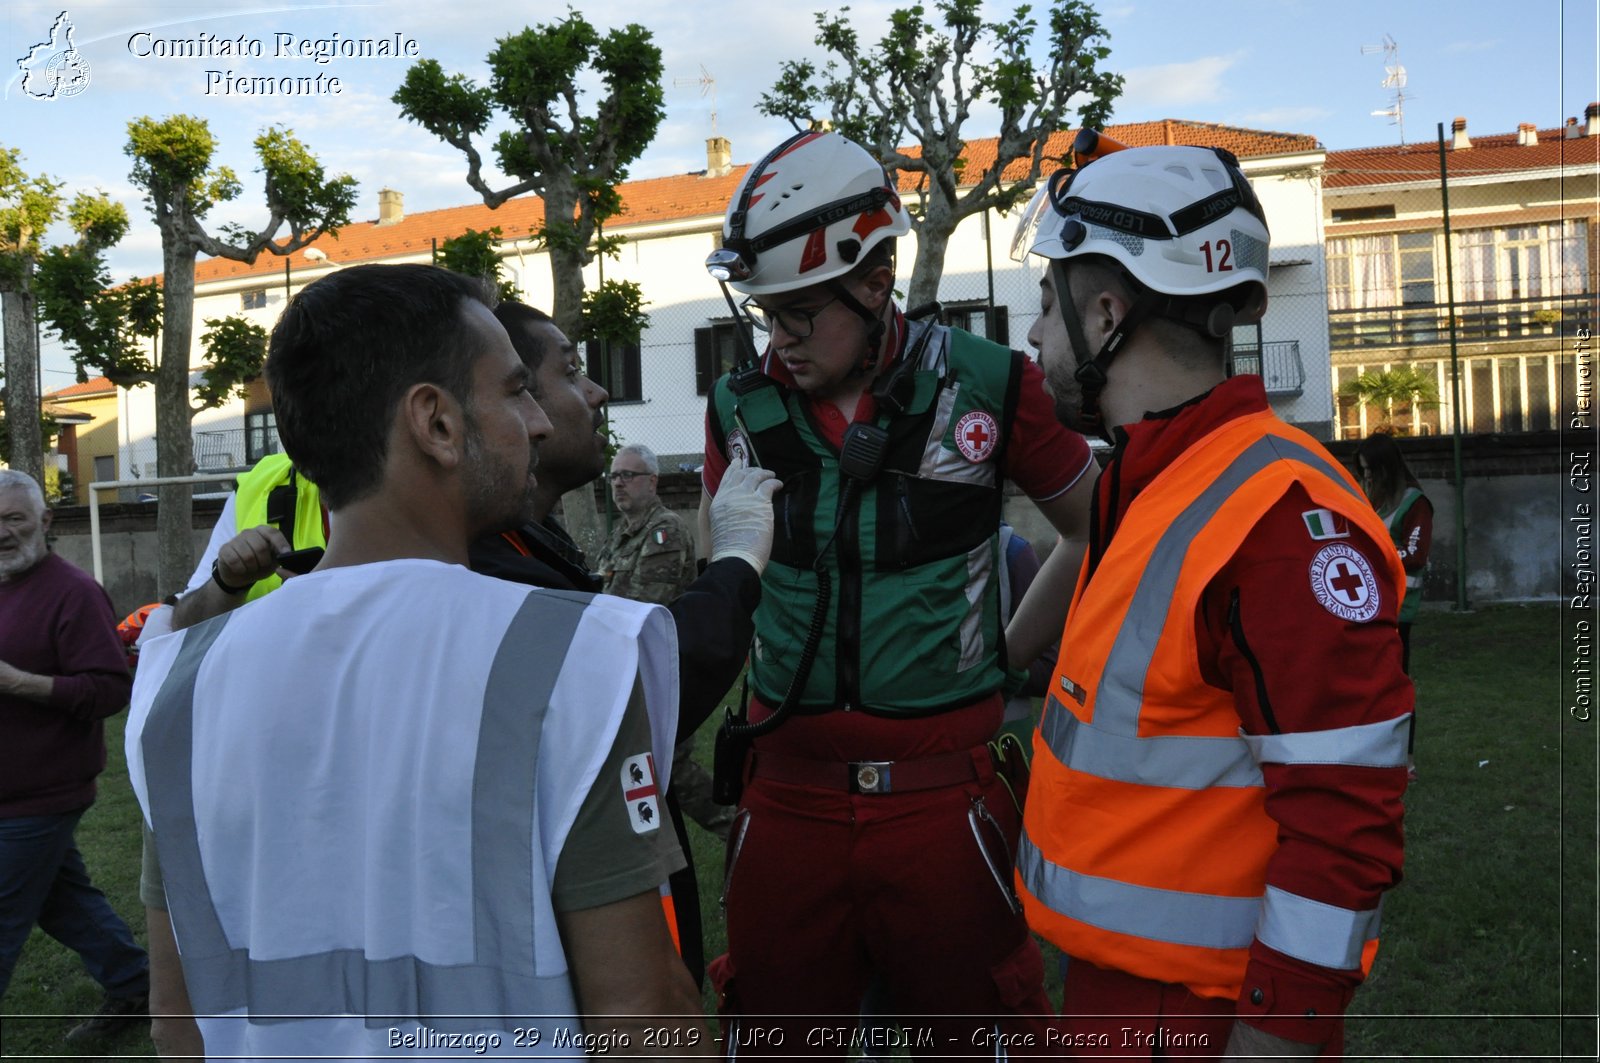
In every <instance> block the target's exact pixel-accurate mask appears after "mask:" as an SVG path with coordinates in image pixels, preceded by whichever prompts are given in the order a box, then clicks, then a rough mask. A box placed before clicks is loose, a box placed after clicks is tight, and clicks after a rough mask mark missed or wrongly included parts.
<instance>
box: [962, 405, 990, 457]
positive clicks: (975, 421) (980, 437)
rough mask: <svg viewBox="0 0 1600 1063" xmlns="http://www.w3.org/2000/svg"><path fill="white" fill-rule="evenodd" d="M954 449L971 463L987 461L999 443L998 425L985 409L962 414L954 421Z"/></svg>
mask: <svg viewBox="0 0 1600 1063" xmlns="http://www.w3.org/2000/svg"><path fill="white" fill-rule="evenodd" d="M955 439H956V449H957V450H959V451H961V456H962V457H963V458H966V459H967V460H968V461H970V462H972V463H973V464H977V463H978V462H980V461H988V460H989V455H991V454H993V453H994V448H995V447H997V446H999V444H1000V426H999V424H997V423H996V422H995V419H994V417H993V415H991V414H990V413H988V412H987V411H986V410H973V411H972V412H970V413H967V414H963V415H962V417H961V419H960V420H959V421H957V422H956V431H955Z"/></svg>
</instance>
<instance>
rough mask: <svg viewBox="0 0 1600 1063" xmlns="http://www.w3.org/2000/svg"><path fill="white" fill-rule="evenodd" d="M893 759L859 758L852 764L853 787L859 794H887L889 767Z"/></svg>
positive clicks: (851, 777)
mask: <svg viewBox="0 0 1600 1063" xmlns="http://www.w3.org/2000/svg"><path fill="white" fill-rule="evenodd" d="M893 764H894V761H892V760H858V761H855V762H854V763H852V764H851V765H850V779H851V782H852V784H853V785H852V789H853V790H854V791H855V792H856V793H858V794H886V793H888V792H889V768H890V767H891V766H892V765H893Z"/></svg>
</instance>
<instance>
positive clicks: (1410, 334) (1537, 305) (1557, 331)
mask: <svg viewBox="0 0 1600 1063" xmlns="http://www.w3.org/2000/svg"><path fill="white" fill-rule="evenodd" d="M1455 310H1456V340H1457V341H1458V342H1460V343H1496V342H1506V341H1511V340H1534V339H1539V338H1541V337H1545V336H1560V335H1568V336H1570V335H1572V334H1573V333H1575V332H1576V331H1577V330H1578V329H1579V328H1585V329H1587V328H1590V327H1591V321H1592V317H1593V314H1594V311H1595V293H1593V292H1582V293H1579V294H1577V295H1569V296H1559V297H1557V296H1548V297H1540V298H1534V299H1487V300H1482V301H1479V302H1470V303H1457V304H1456V307H1455ZM1328 342H1329V344H1330V345H1331V346H1332V347H1333V349H1334V350H1341V349H1345V350H1348V349H1349V348H1352V347H1412V346H1423V345H1427V344H1434V343H1449V342H1450V307H1449V306H1448V305H1447V304H1444V303H1417V304H1415V305H1412V306H1386V307H1380V308H1377V309H1371V310H1330V311H1328Z"/></svg>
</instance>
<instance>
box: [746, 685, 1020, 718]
mask: <svg viewBox="0 0 1600 1063" xmlns="http://www.w3.org/2000/svg"><path fill="white" fill-rule="evenodd" d="M998 693H999V690H998V689H995V690H991V691H990V692H989V693H987V694H980V695H978V696H977V697H975V698H965V699H963V700H961V701H951V702H942V703H940V704H938V705H930V706H928V707H926V708H899V707H895V708H884V707H882V706H877V705H851V706H848V707H847V706H843V705H836V704H831V703H830V704H827V705H804V704H801V705H796V706H794V708H792V709H790V710H789V712H790V715H792V716H826V715H827V714H828V713H831V712H859V713H861V714H862V715H865V716H876V717H877V718H879V719H882V720H926V719H928V718H930V717H933V716H943V715H945V714H946V713H951V712H959V711H960V710H962V709H970V708H972V707H973V706H974V705H981V704H983V703H984V702H985V701H988V700H989V699H990V698H992V697H995V696H996V695H997V694H998ZM757 696H758V697H759V699H760V703H761V706H762V708H765V709H767V710H768V711H769V712H770V711H772V710H775V709H776V708H777V706H778V702H777V701H768V700H767V698H766V695H764V694H758V695H757ZM778 700H779V701H781V700H782V699H781V698H780V699H778Z"/></svg>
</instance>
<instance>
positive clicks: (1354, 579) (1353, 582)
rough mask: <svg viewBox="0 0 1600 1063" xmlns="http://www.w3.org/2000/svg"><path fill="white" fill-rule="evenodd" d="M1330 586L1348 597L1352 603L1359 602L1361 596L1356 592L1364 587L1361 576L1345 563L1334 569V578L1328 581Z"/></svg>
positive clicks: (1340, 563) (1341, 562)
mask: <svg viewBox="0 0 1600 1063" xmlns="http://www.w3.org/2000/svg"><path fill="white" fill-rule="evenodd" d="M1328 586H1330V587H1332V588H1333V589H1334V590H1336V591H1338V592H1339V593H1340V594H1343V595H1345V596H1347V597H1348V598H1349V599H1350V600H1351V601H1352V602H1359V601H1360V600H1361V595H1359V594H1357V593H1356V592H1357V591H1358V590H1360V589H1361V587H1362V586H1363V581H1362V579H1361V577H1360V576H1359V575H1357V574H1356V573H1354V572H1352V571H1350V566H1349V565H1347V564H1345V563H1344V562H1343V561H1340V562H1339V565H1338V567H1337V568H1335V569H1334V572H1333V578H1332V579H1330V580H1329V581H1328Z"/></svg>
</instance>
